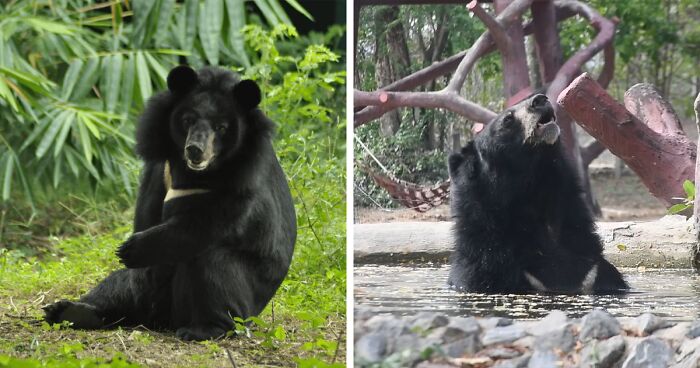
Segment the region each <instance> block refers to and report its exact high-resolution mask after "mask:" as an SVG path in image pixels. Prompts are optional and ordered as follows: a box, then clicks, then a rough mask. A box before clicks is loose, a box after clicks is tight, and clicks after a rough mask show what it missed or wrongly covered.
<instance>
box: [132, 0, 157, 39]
mask: <svg viewBox="0 0 700 368" xmlns="http://www.w3.org/2000/svg"><path fill="white" fill-rule="evenodd" d="M131 4H132V7H133V10H134V31H133V34H132V37H133V40H134V43H135V44H136V46H137V47H140V46H141V45H143V43H144V41H145V39H146V33H147V32H148V23H149V22H148V19H149V16H150V15H151V11H152V10H153V8H154V5H156V0H139V1H134V2H132V3H131Z"/></svg>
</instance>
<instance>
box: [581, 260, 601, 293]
mask: <svg viewBox="0 0 700 368" xmlns="http://www.w3.org/2000/svg"><path fill="white" fill-rule="evenodd" d="M597 278H598V264H597V263H596V264H595V265H593V267H591V270H590V271H588V273H587V274H586V277H584V278H583V282H581V293H582V294H593V285H594V284H595V280H596V279H597Z"/></svg>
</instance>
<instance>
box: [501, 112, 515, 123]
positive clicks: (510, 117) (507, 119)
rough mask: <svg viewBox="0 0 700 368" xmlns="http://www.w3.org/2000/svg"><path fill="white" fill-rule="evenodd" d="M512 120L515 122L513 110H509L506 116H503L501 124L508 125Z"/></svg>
mask: <svg viewBox="0 0 700 368" xmlns="http://www.w3.org/2000/svg"><path fill="white" fill-rule="evenodd" d="M513 122H515V117H514V116H513V112H512V111H511V112H509V113H508V114H507V115H506V116H504V117H503V124H504V125H510V124H512V123H513Z"/></svg>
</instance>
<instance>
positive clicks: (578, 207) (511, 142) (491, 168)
mask: <svg viewBox="0 0 700 368" xmlns="http://www.w3.org/2000/svg"><path fill="white" fill-rule="evenodd" d="M543 97H544V96H543V95H537V96H533V97H530V98H528V99H527V100H525V101H523V102H521V103H519V104H517V105H515V106H513V107H511V108H510V109H507V110H506V111H504V112H503V113H501V114H500V115H499V116H498V117H496V118H495V119H494V120H493V121H492V122H491V123H489V124H488V126H487V128H486V129H485V130H484V131H483V132H481V134H479V135H478V136H477V137H476V138H475V139H474V140H473V141H471V142H469V143H468V144H467V145H466V146H465V147H463V148H462V149H461V151H460V152H457V153H454V154H452V155H450V157H449V160H448V166H449V171H450V177H451V180H452V184H451V191H450V196H451V207H452V208H451V209H452V216H453V218H454V221H455V228H454V233H455V241H456V245H455V250H454V252H453V255H452V268H451V272H450V279H449V283H450V284H451V285H452V286H453V287H455V288H457V289H459V290H465V291H474V292H489V293H524V292H525V293H526V292H534V291H549V292H564V293H580V292H590V293H614V292H620V291H622V290H625V289H627V288H628V286H627V284H626V283H625V281H624V280H623V278H622V276H621V275H620V273H619V272H618V271H617V269H615V267H614V266H612V265H611V264H610V263H608V262H607V261H606V260H605V259H604V258H603V256H602V244H601V240H600V239H599V237H598V235H597V234H596V233H595V231H594V228H595V223H594V221H593V217H592V215H591V214H590V212H589V210H588V207H587V206H586V205H585V203H584V201H583V192H582V189H581V186H580V184H579V179H578V177H577V175H576V173H575V171H574V169H573V168H572V167H571V166H570V164H569V163H568V161H567V160H566V159H565V156H564V152H563V150H562V146H561V144H560V142H559V139H558V128H557V127H556V126H555V123H553V122H551V123H550V124H546V123H548V122H550V121H552V120H553V118H554V115H553V110H552V107H551V105H550V104H549V102H547V101H546V98H544V99H543ZM523 120H525V121H523ZM545 133H548V134H545ZM555 133H556V135H553V134H555ZM552 137H554V139H555V141H554V142H552V141H551V138H552ZM547 139H550V141H549V142H546V140H547ZM593 267H596V272H593V273H591V274H592V275H593V274H595V276H596V277H595V278H594V282H593V283H589V284H588V288H584V289H587V290H582V283H583V281H584V279H585V278H586V276H587V275H588V274H589V271H591V270H592V268H593ZM526 273H527V274H529V275H530V276H532V277H534V278H535V279H536V280H538V281H539V282H540V283H541V284H543V285H544V287H545V289H546V290H541V289H540V288H538V287H536V286H535V285H533V282H532V280H531V279H528V277H527V276H525V275H526ZM589 277H590V276H589Z"/></svg>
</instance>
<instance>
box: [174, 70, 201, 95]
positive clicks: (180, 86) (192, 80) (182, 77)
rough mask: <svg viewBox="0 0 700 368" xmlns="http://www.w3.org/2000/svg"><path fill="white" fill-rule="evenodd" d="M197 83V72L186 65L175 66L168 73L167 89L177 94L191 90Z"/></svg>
mask: <svg viewBox="0 0 700 368" xmlns="http://www.w3.org/2000/svg"><path fill="white" fill-rule="evenodd" d="M197 83H198V77H197V72H195V71H194V70H193V69H192V68H190V67H189V66H187V65H180V66H176V67H175V68H173V70H171V71H170V73H169V74H168V89H169V90H170V92H172V93H175V94H178V95H182V94H185V93H187V92H189V91H191V90H193V89H194V88H195V87H196V86H197Z"/></svg>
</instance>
